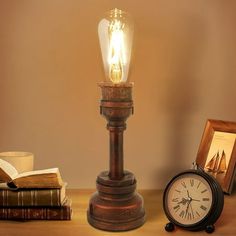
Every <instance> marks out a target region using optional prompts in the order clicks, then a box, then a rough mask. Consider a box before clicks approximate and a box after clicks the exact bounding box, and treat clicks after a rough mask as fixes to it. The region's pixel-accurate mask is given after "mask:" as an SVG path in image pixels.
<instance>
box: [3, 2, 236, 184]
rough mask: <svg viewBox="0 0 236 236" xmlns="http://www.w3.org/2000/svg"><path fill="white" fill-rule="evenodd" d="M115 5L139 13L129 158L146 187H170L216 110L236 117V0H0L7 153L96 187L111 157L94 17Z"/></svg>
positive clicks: (217, 115)
mask: <svg viewBox="0 0 236 236" xmlns="http://www.w3.org/2000/svg"><path fill="white" fill-rule="evenodd" d="M115 7H117V8H120V9H122V10H125V11H127V12H129V13H130V14H131V15H132V16H133V18H134V21H135V34H134V46H133V54H132V65H131V70H130V81H133V82H134V83H135V87H134V93H133V97H134V103H135V113H134V115H133V116H132V117H130V118H129V119H128V122H127V130H126V131H125V134H124V135H125V136H124V140H125V144H124V145H125V147H124V148H125V167H126V169H129V170H131V171H132V172H134V173H135V175H136V178H137V180H138V188H144V189H148V188H163V187H164V186H165V185H166V183H167V182H168V180H169V179H170V178H171V177H172V176H173V175H174V174H176V173H177V172H178V171H181V170H184V169H186V168H189V167H190V166H191V163H192V161H194V160H195V157H196V154H197V151H198V147H199V144H200V141H201V136H202V133H203V130H204V126H205V123H206V120H207V119H208V118H212V119H222V120H226V121H227V120H228V121H236V109H235V98H236V93H235V88H236V78H235V75H236V27H235V22H236V14H235V12H236V2H235V1H232V0H231V1H230V0H229V1H222V0H221V1H220V0H196V1H194V0H192V1H190V0H179V1H175V0H173V1H171V0H145V1H137V0H116V1H113V0H86V1H82V0H21V1H18V0H10V1H4V0H0V108H1V109H0V111H1V113H0V134H1V135H0V151H17V150H21V151H29V152H33V153H34V155H35V168H36V169H41V168H49V167H59V168H60V170H61V173H62V176H63V178H64V179H65V180H66V181H67V182H68V183H69V187H71V188H95V179H96V176H97V174H98V173H99V172H100V171H102V170H105V169H107V168H108V159H109V158H108V152H109V150H108V144H109V142H108V141H109V140H108V132H107V130H106V121H105V119H104V118H103V117H101V116H100V114H99V99H100V89H99V87H98V86H97V83H98V82H100V81H102V80H103V79H104V72H103V66H102V60H101V54H100V47H99V42H98V36H97V25H98V22H99V20H100V19H101V18H102V17H103V15H104V13H105V12H106V11H108V10H110V9H113V8H115Z"/></svg>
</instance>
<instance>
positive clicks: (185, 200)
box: [178, 198, 188, 205]
mask: <svg viewBox="0 0 236 236" xmlns="http://www.w3.org/2000/svg"><path fill="white" fill-rule="evenodd" d="M187 201H188V200H187V199H185V198H182V200H181V201H180V202H178V204H183V205H185V204H186V202H187Z"/></svg>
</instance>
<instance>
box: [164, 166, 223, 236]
mask: <svg viewBox="0 0 236 236" xmlns="http://www.w3.org/2000/svg"><path fill="white" fill-rule="evenodd" d="M223 206H224V194H223V191H222V189H221V186H220V185H219V184H218V182H217V180H216V179H215V178H213V177H212V176H210V175H208V174H207V173H205V172H204V171H203V170H202V169H199V168H197V169H191V170H187V171H184V172H181V173H179V174H177V175H176V176H174V177H173V178H172V179H171V181H170V182H169V183H168V184H167V186H166V188H165V191H164V195H163V208H164V212H165V214H166V216H167V218H168V220H169V221H170V222H169V223H168V224H166V226H165V230H166V231H173V230H174V228H175V226H178V227H181V228H183V229H186V230H191V231H198V230H205V231H206V232H207V233H212V232H213V231H214V229H215V227H214V223H215V222H216V221H217V219H218V218H219V216H220V214H221V212H222V210H223Z"/></svg>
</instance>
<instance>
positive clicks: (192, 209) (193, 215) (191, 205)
mask: <svg viewBox="0 0 236 236" xmlns="http://www.w3.org/2000/svg"><path fill="white" fill-rule="evenodd" d="M189 205H190V208H191V211H192V215H193V218H194V214H193V208H192V204H191V202H190V203H189Z"/></svg>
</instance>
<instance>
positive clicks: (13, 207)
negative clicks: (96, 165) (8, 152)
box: [0, 159, 72, 220]
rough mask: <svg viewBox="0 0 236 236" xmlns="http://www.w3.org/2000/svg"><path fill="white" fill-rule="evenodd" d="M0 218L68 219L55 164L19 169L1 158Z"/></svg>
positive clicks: (63, 186)
mask: <svg viewBox="0 0 236 236" xmlns="http://www.w3.org/2000/svg"><path fill="white" fill-rule="evenodd" d="M0 182H1V183H0V220H71V215H72V209H71V200H70V199H69V198H68V197H67V196H66V183H64V182H63V181H62V178H61V175H60V172H59V169H58V168H52V169H45V170H35V171H30V172H25V173H20V174H19V173H18V172H17V170H16V169H15V168H14V167H13V166H12V165H11V164H10V163H8V162H6V161H4V160H2V159H0Z"/></svg>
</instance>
